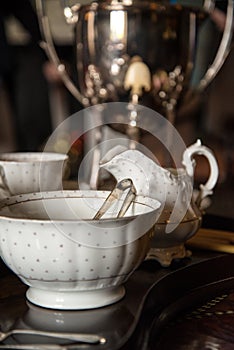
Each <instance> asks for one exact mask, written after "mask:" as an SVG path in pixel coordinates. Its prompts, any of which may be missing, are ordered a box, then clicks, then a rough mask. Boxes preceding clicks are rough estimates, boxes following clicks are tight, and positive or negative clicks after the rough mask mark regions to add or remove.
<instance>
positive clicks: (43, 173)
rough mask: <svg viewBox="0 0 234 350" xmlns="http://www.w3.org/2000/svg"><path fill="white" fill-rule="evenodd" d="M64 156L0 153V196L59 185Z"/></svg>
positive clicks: (48, 153) (51, 188) (42, 189)
mask: <svg viewBox="0 0 234 350" xmlns="http://www.w3.org/2000/svg"><path fill="white" fill-rule="evenodd" d="M67 160H68V156H67V155H66V154H61V153H53V152H12V153H1V154H0V198H5V197H9V196H12V195H17V194H23V193H33V192H41V191H48V190H51V191H53V190H58V189H61V188H62V180H63V176H64V172H65V166H66V164H67Z"/></svg>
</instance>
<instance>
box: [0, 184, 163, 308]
mask: <svg viewBox="0 0 234 350" xmlns="http://www.w3.org/2000/svg"><path fill="white" fill-rule="evenodd" d="M109 193H110V192H109V191H89V190H88V191H52V192H45V193H34V194H24V195H18V196H13V197H11V198H7V199H5V200H2V201H1V202H0V225H1V231H0V253H1V257H2V259H3V260H4V262H5V263H6V265H8V267H9V268H10V269H12V270H13V271H14V272H15V273H16V274H17V275H18V276H19V278H20V279H21V280H22V281H23V282H24V283H26V284H27V285H28V286H30V288H29V289H28V291H27V298H28V299H29V300H30V301H31V302H32V303H34V304H37V305H40V306H44V307H48V308H56V309H89V308H96V307H101V306H104V305H108V304H111V303H113V302H115V301H117V300H119V299H121V298H122V297H123V296H124V293H125V290H124V287H123V283H124V282H125V281H126V280H127V279H128V277H129V276H130V275H131V274H132V273H133V271H134V270H135V269H136V268H137V267H138V266H139V264H140V263H141V262H142V261H143V260H144V258H145V256H146V254H147V252H148V250H149V248H150V241H151V228H152V227H153V225H154V223H155V221H156V220H157V217H158V215H159V214H158V212H159V210H158V209H159V207H160V203H159V202H158V201H157V200H153V199H150V198H147V197H140V196H139V197H136V200H135V201H134V202H133V203H132V204H131V206H130V208H129V209H128V211H127V213H126V215H125V217H124V218H118V219H116V218H115V215H116V210H118V208H116V206H115V208H114V209H112V208H111V209H110V210H109V211H108V212H107V213H106V214H105V216H104V217H103V219H100V220H92V218H93V217H94V214H95V213H96V212H97V210H98V209H99V208H100V207H101V205H102V204H103V202H104V200H105V199H106V197H107V196H108V195H109ZM120 202H121V201H119V205H121V203H120ZM113 210H115V212H113Z"/></svg>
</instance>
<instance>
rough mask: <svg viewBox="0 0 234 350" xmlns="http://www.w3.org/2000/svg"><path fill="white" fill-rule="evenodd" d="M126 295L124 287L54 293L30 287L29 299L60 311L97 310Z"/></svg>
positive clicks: (39, 304)
mask: <svg viewBox="0 0 234 350" xmlns="http://www.w3.org/2000/svg"><path fill="white" fill-rule="evenodd" d="M124 295H125V288H124V287H123V286H116V287H111V288H105V289H96V290H82V291H76V290H74V291H53V290H48V289H47V290H46V289H38V288H35V287H30V288H29V289H28V290H27V292H26V297H27V299H28V300H29V301H30V302H31V303H33V304H36V305H38V306H42V307H45V308H49V309H59V310H85V309H95V308H99V307H103V306H106V305H110V304H113V303H115V302H117V301H119V300H120V299H122V298H123V296H124Z"/></svg>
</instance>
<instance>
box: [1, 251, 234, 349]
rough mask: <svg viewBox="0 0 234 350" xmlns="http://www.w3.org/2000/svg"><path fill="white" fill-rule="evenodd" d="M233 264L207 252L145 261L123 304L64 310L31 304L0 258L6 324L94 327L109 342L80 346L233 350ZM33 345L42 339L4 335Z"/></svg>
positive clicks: (3, 323)
mask: <svg viewBox="0 0 234 350" xmlns="http://www.w3.org/2000/svg"><path fill="white" fill-rule="evenodd" d="M233 267H234V255H228V254H217V253H214V252H213V253H212V252H206V251H203V252H200V251H197V252H194V253H193V256H192V258H186V259H183V260H180V261H175V262H174V263H173V264H172V265H171V266H170V268H162V267H161V266H160V265H159V263H158V262H156V261H145V262H144V263H143V264H142V265H141V266H140V268H139V269H138V270H137V271H135V272H134V273H133V275H132V276H131V277H130V279H129V280H128V282H127V283H126V285H125V288H126V295H125V297H124V298H123V299H122V300H121V301H119V302H118V303H116V304H113V305H110V306H107V307H103V308H100V309H96V310H87V311H59V310H48V309H43V308H40V307H37V306H34V305H32V304H30V303H28V302H27V301H26V298H25V291H26V289H27V287H26V286H25V285H24V284H23V283H22V282H21V281H20V280H19V279H18V277H17V276H15V275H14V274H13V273H12V272H10V271H9V270H8V269H7V268H6V267H5V266H4V264H3V263H1V265H0V285H1V288H0V328H1V330H3V331H7V330H9V329H11V328H13V327H18V328H19V327H20V328H32V329H41V330H51V331H71V332H94V333H99V334H101V335H103V336H104V337H106V339H107V343H106V344H104V345H92V346H87V345H79V346H78V347H77V349H83V348H85V349H93V348H95V349H103V350H106V349H108V350H114V349H122V350H132V349H139V350H143V349H149V350H151V349H152V350H153V349H154V350H155V349H160V350H161V349H168V350H169V349H173V350H182V349H183V350H184V349H188V350H190V349H199V350H200V349H233V348H234V322H233V321H234V269H233ZM35 342H37V343H38V337H32V336H31V337H25V336H14V337H10V338H8V339H7V340H5V344H22V343H35ZM39 342H48V339H40V340H39ZM60 343H61V341H60ZM212 344H213V345H212ZM209 346H210V347H209ZM212 346H213V347H212ZM215 346H218V347H215Z"/></svg>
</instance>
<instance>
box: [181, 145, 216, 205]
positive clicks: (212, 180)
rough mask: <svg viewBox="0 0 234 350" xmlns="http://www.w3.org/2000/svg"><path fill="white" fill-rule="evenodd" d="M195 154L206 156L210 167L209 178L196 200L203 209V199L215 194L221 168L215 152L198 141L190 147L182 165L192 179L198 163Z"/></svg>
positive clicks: (185, 153)
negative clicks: (214, 189)
mask: <svg viewBox="0 0 234 350" xmlns="http://www.w3.org/2000/svg"><path fill="white" fill-rule="evenodd" d="M195 154H198V155H203V156H205V157H206V158H207V160H208V162H209V165H210V174H209V178H208V180H207V182H206V183H205V184H204V185H203V184H200V186H199V188H200V191H199V194H198V196H197V198H196V205H197V206H198V208H200V209H201V203H202V201H203V199H204V198H205V197H207V196H209V195H211V194H212V193H213V188H214V187H215V185H216V183H217V181H218V176H219V168H218V163H217V161H216V158H215V156H214V154H213V152H212V151H211V150H210V149H209V148H208V147H206V146H203V145H202V144H201V140H199V139H198V140H197V142H196V143H194V144H193V145H191V146H190V147H188V148H187V149H186V150H185V151H184V154H183V160H182V164H183V165H184V166H185V168H186V171H187V173H188V175H189V176H190V177H193V175H194V167H195V165H196V163H195V160H194V159H193V155H195Z"/></svg>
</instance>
